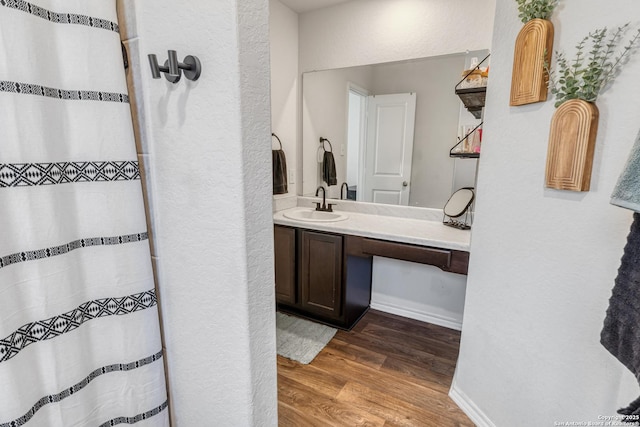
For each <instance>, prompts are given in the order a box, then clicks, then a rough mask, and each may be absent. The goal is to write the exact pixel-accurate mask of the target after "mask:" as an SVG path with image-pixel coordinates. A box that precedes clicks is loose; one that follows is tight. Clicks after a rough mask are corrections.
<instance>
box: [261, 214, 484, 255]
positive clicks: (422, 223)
mask: <svg viewBox="0 0 640 427" xmlns="http://www.w3.org/2000/svg"><path fill="white" fill-rule="evenodd" d="M294 209H301V208H299V207H296V208H291V209H285V210H281V211H278V212H275V213H274V214H273V222H274V224H278V225H288V226H290V227H298V228H306V229H310V230H319V231H328V232H332V233H341V234H351V235H354V236H361V237H371V238H374V239H380V240H389V241H393V242H402V243H410V244H414V245H422V246H431V247H436V248H443V249H454V250H459V251H467V252H468V251H469V243H470V239H471V232H470V231H469V230H458V229H456V228H453V227H448V226H446V225H444V224H442V222H436V221H427V220H423V219H411V218H401V217H393V216H384V215H371V214H365V213H358V212H344V211H340V210H338V209H336V212H339V213H344V214H346V215H347V216H348V218H347V219H345V220H342V221H335V222H309V221H298V220H295V219H290V218H287V217H285V216H284V212H287V211H289V210H294Z"/></svg>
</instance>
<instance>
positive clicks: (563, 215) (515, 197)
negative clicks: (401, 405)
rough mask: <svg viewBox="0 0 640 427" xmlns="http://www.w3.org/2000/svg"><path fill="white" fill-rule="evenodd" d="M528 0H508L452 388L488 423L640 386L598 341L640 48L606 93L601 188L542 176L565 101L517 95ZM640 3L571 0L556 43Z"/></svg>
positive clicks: (531, 422)
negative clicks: (577, 188)
mask: <svg viewBox="0 0 640 427" xmlns="http://www.w3.org/2000/svg"><path fill="white" fill-rule="evenodd" d="M517 15H518V11H517V4H516V2H514V1H512V0H498V2H497V11H496V18H495V22H496V25H495V28H494V35H495V36H494V39H493V46H492V57H491V77H490V79H491V83H490V85H489V88H488V93H487V106H486V110H485V127H484V134H485V136H486V138H483V148H482V158H481V159H480V171H479V178H478V180H479V182H478V190H479V191H478V200H477V204H476V221H475V223H474V228H473V231H472V241H471V264H470V270H469V277H468V281H467V300H466V305H465V318H464V324H463V330H462V345H461V351H460V358H459V360H458V368H457V372H456V377H455V382H454V389H453V396H454V397H456V399H457V400H458V401H460V402H462V403H463V404H464V405H467V408H472V409H475V410H476V411H477V412H476V413H475V421H476V423H477V424H478V425H480V426H482V425H495V426H498V427H502V426H505V427H511V426H521V427H527V426H531V427H539V426H551V425H554V422H555V421H585V422H587V421H597V417H598V415H612V414H615V410H616V409H617V408H619V407H621V406H626V405H627V404H628V403H629V402H630V401H631V400H633V399H634V398H636V397H637V396H638V384H637V383H636V382H635V379H634V378H633V375H632V374H631V373H629V372H628V371H627V370H626V369H625V368H623V367H622V365H621V364H620V363H619V362H617V361H616V360H615V359H614V358H613V357H612V356H611V355H610V354H609V353H608V352H607V351H606V350H605V349H604V347H602V346H601V345H600V344H599V339H600V331H601V330H602V322H603V320H604V317H605V311H606V308H607V306H608V299H609V297H610V295H611V288H612V287H613V281H614V278H615V276H616V272H617V268H618V266H619V261H620V257H621V255H622V250H623V247H624V244H625V241H626V235H627V233H628V229H629V225H630V222H631V212H629V211H625V210H623V209H620V208H617V207H613V206H611V205H609V196H610V194H611V191H612V189H613V187H614V185H615V183H616V180H617V177H618V174H619V173H620V172H621V170H622V167H623V165H624V163H625V161H626V158H627V155H628V153H629V151H630V149H631V146H632V143H633V140H634V138H635V135H636V134H637V132H638V127H639V126H640V122H639V121H638V117H640V104H639V103H637V102H636V101H635V97H634V95H632V94H637V93H640V80H638V78H637V76H638V74H639V73H640V54H638V53H636V56H634V57H633V58H632V60H631V61H630V63H629V64H627V66H626V67H625V69H624V70H623V71H622V74H621V75H620V76H619V77H618V78H617V79H616V81H614V83H613V86H612V88H611V89H610V90H608V91H606V92H605V93H604V94H603V95H602V96H601V97H600V98H599V99H598V102H597V105H598V107H599V109H600V124H599V129H598V139H597V146H596V150H595V159H594V170H593V176H592V180H591V191H589V192H586V193H574V192H568V191H556V190H549V189H545V188H544V173H545V162H546V154H547V142H548V134H549V124H550V121H551V116H552V114H553V112H554V107H553V101H551V100H549V101H547V102H545V103H538V104H533V105H528V106H522V107H509V91H510V81H511V68H512V61H513V47H514V41H515V38H516V35H517V33H518V31H519V30H520V28H521V27H522V24H521V22H520V21H519V19H518V16H517ZM639 15H640V4H639V3H638V2H637V1H635V0H618V1H616V2H615V7H603V3H602V2H601V1H597V0H583V1H580V2H561V3H560V6H559V8H558V10H557V13H555V14H554V16H553V18H552V21H553V22H554V24H555V30H556V36H555V45H554V49H555V50H558V49H559V50H561V51H565V52H567V53H568V54H569V57H571V56H573V53H574V51H573V46H575V45H576V44H577V42H579V41H580V40H581V39H582V37H584V36H585V35H586V34H587V33H588V32H589V31H593V30H594V29H596V28H600V27H603V26H608V27H610V28H611V27H615V26H618V25H621V24H624V23H625V22H627V21H628V20H629V17H634V16H639Z"/></svg>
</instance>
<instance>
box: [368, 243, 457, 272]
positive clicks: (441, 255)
mask: <svg viewBox="0 0 640 427" xmlns="http://www.w3.org/2000/svg"><path fill="white" fill-rule="evenodd" d="M362 251H363V252H365V253H368V254H371V255H376V256H382V257H386V258H394V259H401V260H404V261H411V262H419V263H422V264H430V265H435V266H437V267H440V268H443V269H448V268H449V266H450V265H451V251H450V250H448V249H436V248H428V247H424V246H413V245H407V244H404V243H396V242H387V241H384V240H374V239H366V238H365V239H364V241H363V242H362Z"/></svg>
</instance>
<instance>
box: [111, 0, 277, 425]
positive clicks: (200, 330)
mask: <svg viewBox="0 0 640 427" xmlns="http://www.w3.org/2000/svg"><path fill="white" fill-rule="evenodd" d="M121 6H124V7H125V9H124V11H125V12H126V13H125V14H124V15H125V16H126V17H127V18H133V17H135V18H137V19H135V20H132V19H128V21H129V25H127V26H126V27H127V35H126V36H125V38H127V39H129V41H128V43H127V44H128V47H129V53H130V56H131V59H132V63H133V70H132V71H133V73H134V74H133V84H134V92H135V97H136V98H137V101H138V103H137V107H138V111H137V113H138V119H139V123H140V126H141V132H140V144H139V145H140V146H139V151H140V153H141V154H140V158H141V160H143V161H144V162H145V164H146V184H147V191H148V192H149V198H150V200H149V204H150V207H151V215H150V222H151V225H152V230H153V233H154V236H155V241H154V242H155V245H154V249H153V261H154V263H155V266H156V269H157V273H158V276H157V279H158V288H159V299H160V307H161V310H162V315H163V319H162V325H163V329H164V337H165V344H166V349H165V352H166V363H167V368H168V380H169V394H170V405H171V406H170V408H171V413H172V419H173V425H175V426H201V425H238V426H240V425H242V426H249V425H276V424H277V414H276V411H277V388H276V356H275V304H274V292H273V289H274V288H273V228H272V218H271V205H272V196H271V194H272V183H271V162H270V158H271V157H270V152H269V150H270V148H269V147H270V141H269V140H270V123H269V119H270V117H269V44H268V43H269V34H268V8H267V2H266V1H263V0H242V1H238V0H220V1H216V2H215V3H211V2H206V1H198V2H193V1H187V0H177V1H176V0H172V1H168V0H135V2H134V0H121ZM121 11H122V9H121ZM121 16H122V13H121ZM167 49H175V50H177V52H178V58H179V59H180V60H182V58H184V56H185V55H189V54H192V55H196V56H198V57H199V58H200V60H201V62H202V67H203V69H202V76H201V77H200V80H198V81H197V82H191V81H187V80H186V79H184V78H183V80H182V81H180V82H179V83H178V84H175V85H173V84H170V83H168V82H167V81H166V80H164V78H163V79H162V80H153V79H151V73H150V70H149V67H148V62H147V58H146V57H147V54H149V53H155V54H157V55H158V58H159V59H160V60H161V61H163V60H164V59H165V58H166V51H167Z"/></svg>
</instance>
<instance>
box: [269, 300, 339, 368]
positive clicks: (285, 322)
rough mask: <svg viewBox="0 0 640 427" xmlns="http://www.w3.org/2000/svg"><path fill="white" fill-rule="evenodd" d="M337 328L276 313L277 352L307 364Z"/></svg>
mask: <svg viewBox="0 0 640 427" xmlns="http://www.w3.org/2000/svg"><path fill="white" fill-rule="evenodd" d="M336 332H337V330H336V329H334V328H331V327H329V326H325V325H321V324H319V323H314V322H311V321H309V320H305V319H300V318H298V317H293V316H288V315H286V314H283V313H276V346H277V350H278V354H279V355H280V356H282V357H286V358H287V359H291V360H295V361H297V362H300V363H302V364H304V365H307V364H309V363H310V362H311V361H312V360H313V359H314V358H315V357H316V356H317V355H318V353H320V351H321V350H322V349H323V348H324V346H325V345H327V343H328V342H329V341H331V338H333V336H334V335H335V334H336Z"/></svg>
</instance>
